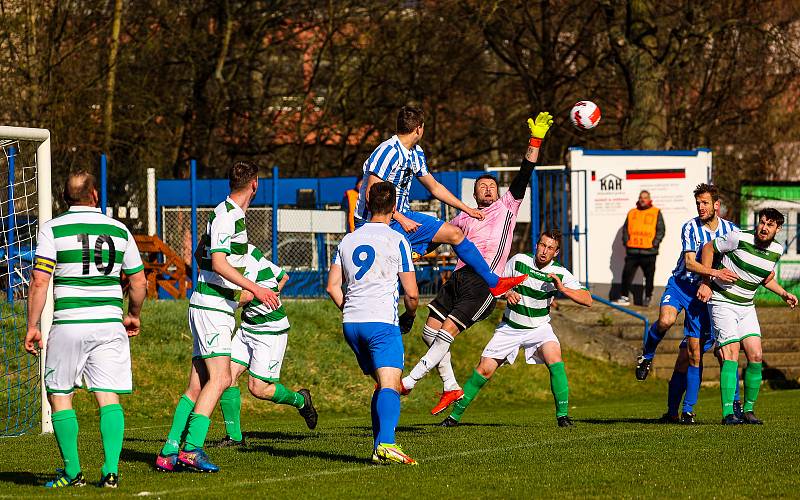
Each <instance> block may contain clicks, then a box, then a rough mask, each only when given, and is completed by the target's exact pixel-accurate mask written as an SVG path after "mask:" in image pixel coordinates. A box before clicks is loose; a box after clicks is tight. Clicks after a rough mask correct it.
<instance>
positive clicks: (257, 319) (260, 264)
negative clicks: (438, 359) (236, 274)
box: [241, 245, 289, 335]
mask: <svg viewBox="0 0 800 500" xmlns="http://www.w3.org/2000/svg"><path fill="white" fill-rule="evenodd" d="M247 248H248V249H249V252H248V254H247V256H246V261H247V267H246V269H245V272H244V276H245V278H247V279H249V280H251V281H254V282H255V283H256V284H257V285H258V286H263V287H265V288H269V289H270V290H272V291H273V292H275V293H278V282H279V281H280V280H282V279H283V277H284V276H286V273H285V272H284V271H283V269H281V268H280V267H278V266H276V265H275V264H273V263H272V262H271V261H270V260H269V259H267V258H266V257H264V254H263V253H262V252H261V250H259V249H258V248H256V247H255V246H254V245H248V246H247ZM241 326H242V329H243V330H244V331H246V332H250V333H255V334H273V335H275V334H278V333H285V332H286V331H287V330H289V318H287V317H286V310H285V309H284V308H283V304H281V305H280V306H279V307H278V308H277V309H272V308H271V307H269V306H268V305H266V304H264V303H262V302H261V301H260V300H258V299H253V300H252V301H250V302H248V303H247V305H245V306H244V309H243V310H242V325H241Z"/></svg>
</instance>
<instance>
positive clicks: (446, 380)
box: [422, 296, 464, 415]
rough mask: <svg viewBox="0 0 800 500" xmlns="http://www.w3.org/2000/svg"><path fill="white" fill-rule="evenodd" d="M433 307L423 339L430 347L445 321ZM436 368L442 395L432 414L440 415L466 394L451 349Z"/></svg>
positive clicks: (423, 330)
mask: <svg viewBox="0 0 800 500" xmlns="http://www.w3.org/2000/svg"><path fill="white" fill-rule="evenodd" d="M437 298H438V296H437ZM432 307H434V306H432V305H429V306H428V309H429V310H430V311H431V314H430V315H429V316H428V321H427V322H426V323H425V326H424V327H423V329H422V340H423V342H425V345H427V346H428V347H430V346H431V345H433V342H434V341H435V340H436V332H438V331H439V330H440V329H441V328H442V325H443V321H440V320H439V319H438V318H436V317H434V314H435V313H434V312H433V310H432ZM436 369H437V370H438V371H439V378H441V379H442V395H441V396H440V397H439V402H438V403H437V404H436V406H434V407H433V409H431V415H438V414H439V413H441V412H443V411H444V410H446V409H447V407H448V406H450V405H451V404H453V403H454V402H456V401H458V400H459V399H461V397H462V396H464V391H463V390H462V389H461V386H460V385H458V380H457V379H456V374H455V371H454V370H453V363H452V356H451V355H450V351H447V354H445V355H444V357H443V358H442V360H441V361H440V362H439V364H438V365H436Z"/></svg>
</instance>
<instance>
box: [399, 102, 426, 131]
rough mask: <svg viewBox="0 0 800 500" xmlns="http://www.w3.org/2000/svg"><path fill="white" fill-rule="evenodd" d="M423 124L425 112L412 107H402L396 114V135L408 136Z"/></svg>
mask: <svg viewBox="0 0 800 500" xmlns="http://www.w3.org/2000/svg"><path fill="white" fill-rule="evenodd" d="M424 123H425V112H424V111H422V108H415V107H414V106H403V107H402V108H400V111H399V112H398V113H397V129H396V132H397V133H398V134H410V133H411V132H413V131H414V129H415V128H417V127H421V126H422V125H423V124H424Z"/></svg>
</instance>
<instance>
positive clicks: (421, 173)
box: [414, 146, 430, 177]
mask: <svg viewBox="0 0 800 500" xmlns="http://www.w3.org/2000/svg"><path fill="white" fill-rule="evenodd" d="M414 152H415V153H416V154H417V160H418V161H416V162H414V165H415V167H414V175H416V176H417V177H425V176H426V175H428V174H430V172H429V171H428V159H427V158H425V153H424V152H423V151H422V148H421V147H419V146H417V147H415V148H414Z"/></svg>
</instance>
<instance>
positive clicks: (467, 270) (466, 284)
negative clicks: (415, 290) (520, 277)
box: [401, 112, 553, 415]
mask: <svg viewBox="0 0 800 500" xmlns="http://www.w3.org/2000/svg"><path fill="white" fill-rule="evenodd" d="M552 124H553V118H552V117H551V116H550V114H549V113H546V112H543V113H539V115H538V116H537V117H536V120H533V119H528V127H529V128H530V130H531V139H530V142H529V145H528V151H527V152H526V153H525V158H523V160H522V166H521V167H520V169H519V172H518V173H517V175H516V176H515V177H514V180H512V181H511V186H510V187H509V189H508V192H506V193H505V194H504V195H503V196H499V192H498V185H497V179H496V178H495V177H494V176H492V175H490V174H485V175H482V176H480V177H478V178H477V179H476V180H475V192H474V196H475V201H476V202H477V203H478V209H479V210H480V211H481V212H483V216H484V217H483V219H476V218H472V217H470V216H469V215H467V214H465V213H464V212H462V213H460V214H458V215H457V216H456V217H455V218H454V219H453V220H452V221H450V223H451V224H453V225H454V226H457V227H458V228H460V229H461V230H462V231H463V232H464V236H465V237H466V238H469V239H470V240H471V241H472V242H473V243H474V244H475V246H476V247H477V248H478V250H479V251H480V253H481V255H482V256H483V258H484V260H485V261H486V263H487V264H488V265H489V267H490V268H491V269H492V271H493V272H495V273H501V274H502V272H503V268H504V267H505V265H506V261H507V260H508V256H509V253H510V252H511V242H512V240H513V238H514V226H515V225H516V223H517V212H518V211H519V207H520V205H522V199H523V198H524V197H525V189H526V188H527V187H528V183H529V182H530V178H531V173H533V169H534V167H535V166H536V161H537V160H538V158H539V148H540V147H541V144H542V139H544V136H545V135H546V134H547V131H548V130H549V129H550V126H551V125H552ZM496 304H497V299H495V297H494V296H493V295H492V293H491V291H490V290H489V285H487V284H486V282H485V281H484V280H483V279H481V277H480V276H479V275H478V274H477V273H476V272H475V271H474V270H473V269H472V268H471V267H469V266H465V265H464V263H463V262H462V261H461V260H459V261H458V264H457V265H456V270H455V272H454V273H453V275H452V276H451V277H450V279H449V280H447V282H446V283H445V284H444V286H442V288H441V289H439V293H437V294H436V298H435V299H433V302H431V303H430V304H428V309H429V314H428V321H427V322H426V323H425V327H424V329H423V330H422V339H423V340H424V341H425V344H427V345H428V352H427V353H425V355H424V356H422V359H420V361H419V363H417V365H416V366H415V367H414V369H413V370H411V373H410V374H409V375H408V376H406V377H405V378H403V394H408V392H410V391H411V389H413V388H414V386H415V385H416V383H417V382H418V381H419V380H420V379H422V377H424V376H425V375H426V374H427V373H428V372H429V371H430V370H431V369H432V368H433V367H437V368H438V370H439V376H440V377H441V378H442V382H443V383H444V390H443V392H442V396H441V399H440V400H439V403H438V404H437V405H436V406H435V407H434V408H433V409H432V410H431V414H432V415H436V414H438V413H441V412H443V411H444V410H445V409H447V407H448V406H450V405H451V404H453V403H454V402H456V401H458V400H459V399H461V398H462V397H463V396H464V391H463V390H461V387H460V386H459V385H458V381H456V377H455V374H454V373H453V366H452V364H451V363H450V344H451V343H452V342H453V340H454V339H455V337H456V336H457V335H458V334H459V333H461V332H463V331H464V330H466V329H467V328H469V327H470V326H472V325H473V324H475V323H477V322H478V321H481V320H483V319H486V318H487V317H489V315H490V314H491V313H492V311H493V310H494V307H495V305H496ZM402 319H403V318H401V322H402Z"/></svg>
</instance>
